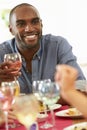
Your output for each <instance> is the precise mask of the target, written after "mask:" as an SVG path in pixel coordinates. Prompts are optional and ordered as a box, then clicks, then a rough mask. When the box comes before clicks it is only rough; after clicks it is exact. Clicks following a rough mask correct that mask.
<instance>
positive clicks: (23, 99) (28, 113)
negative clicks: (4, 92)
mask: <svg viewBox="0 0 87 130" xmlns="http://www.w3.org/2000/svg"><path fill="white" fill-rule="evenodd" d="M13 108H14V113H15V115H16V116H17V119H18V121H19V122H20V123H22V124H23V125H24V126H25V127H26V129H27V130H30V128H31V126H32V124H34V122H36V120H37V116H38V113H39V103H38V100H37V99H36V97H35V96H34V95H33V94H27V95H22V96H17V97H16V98H15V103H14V105H13Z"/></svg>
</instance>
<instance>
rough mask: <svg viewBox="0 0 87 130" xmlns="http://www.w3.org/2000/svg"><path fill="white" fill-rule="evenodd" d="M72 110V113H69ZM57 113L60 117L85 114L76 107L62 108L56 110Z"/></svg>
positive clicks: (78, 116) (73, 116)
mask: <svg viewBox="0 0 87 130" xmlns="http://www.w3.org/2000/svg"><path fill="white" fill-rule="evenodd" d="M70 111H71V112H72V113H71V114H69V112H70ZM55 115H56V116H59V117H67V118H81V117H82V116H83V115H82V113H80V112H79V111H78V110H77V109H76V108H70V109H66V110H62V111H59V112H56V113H55Z"/></svg>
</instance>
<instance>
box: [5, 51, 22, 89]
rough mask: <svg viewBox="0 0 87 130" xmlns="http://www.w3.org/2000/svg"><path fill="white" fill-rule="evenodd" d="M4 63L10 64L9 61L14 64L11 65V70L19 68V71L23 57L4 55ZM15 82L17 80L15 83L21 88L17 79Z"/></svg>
mask: <svg viewBox="0 0 87 130" xmlns="http://www.w3.org/2000/svg"><path fill="white" fill-rule="evenodd" d="M4 61H5V62H8V61H10V62H12V64H11V65H10V68H17V69H18V70H20V69H21V66H22V59H21V55H20V54H19V53H9V54H5V55H4ZM14 80H15V82H14V83H15V84H16V86H19V85H18V81H17V78H16V77H14ZM18 89H19V88H18Z"/></svg>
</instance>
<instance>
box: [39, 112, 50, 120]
mask: <svg viewBox="0 0 87 130" xmlns="http://www.w3.org/2000/svg"><path fill="white" fill-rule="evenodd" d="M47 117H48V115H46V114H42V113H39V114H38V117H37V122H42V121H45V120H46V118H47Z"/></svg>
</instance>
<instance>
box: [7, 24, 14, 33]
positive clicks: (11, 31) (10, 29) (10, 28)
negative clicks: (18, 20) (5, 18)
mask: <svg viewBox="0 0 87 130" xmlns="http://www.w3.org/2000/svg"><path fill="white" fill-rule="evenodd" d="M8 27H9V31H10V33H11V34H12V35H14V32H13V29H12V27H11V25H9V26H8Z"/></svg>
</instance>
